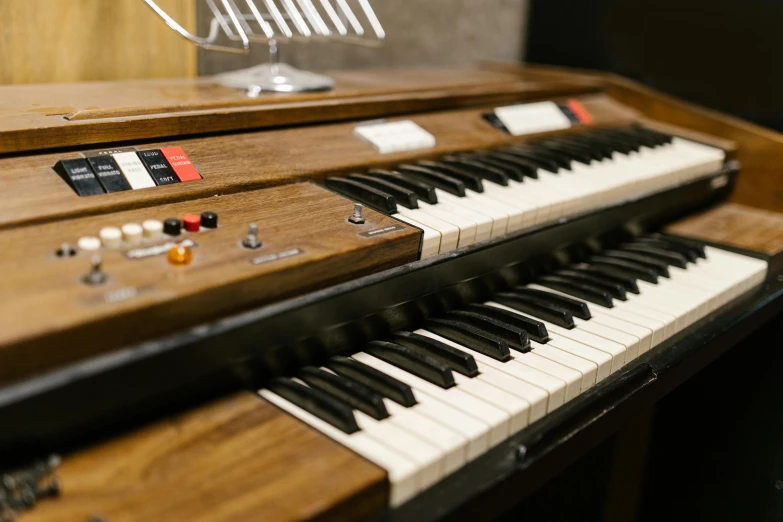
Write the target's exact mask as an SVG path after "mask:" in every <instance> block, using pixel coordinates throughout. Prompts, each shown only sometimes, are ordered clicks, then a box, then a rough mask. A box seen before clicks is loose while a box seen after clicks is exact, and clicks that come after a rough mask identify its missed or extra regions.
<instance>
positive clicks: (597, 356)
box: [530, 336, 612, 383]
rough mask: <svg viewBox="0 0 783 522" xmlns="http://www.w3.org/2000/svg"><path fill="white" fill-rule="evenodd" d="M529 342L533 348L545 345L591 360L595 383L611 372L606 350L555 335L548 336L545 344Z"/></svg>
mask: <svg viewBox="0 0 783 522" xmlns="http://www.w3.org/2000/svg"><path fill="white" fill-rule="evenodd" d="M530 344H531V346H533V347H534V349H535V348H537V347H539V346H547V347H549V348H555V349H557V350H560V351H562V352H566V353H570V354H572V355H575V356H577V357H580V358H582V359H585V360H588V361H590V362H592V363H593V364H595V365H596V373H595V382H596V383H598V382H601V381H602V380H604V379H606V378H607V377H609V374H610V373H611V372H612V356H611V355H609V354H608V353H606V352H602V351H601V350H597V349H595V348H593V347H592V346H587V345H586V344H582V343H578V342H576V341H572V340H571V339H566V338H565V337H557V336H555V337H553V338H550V340H549V341H548V342H547V343H546V344H540V343H538V342H536V341H530Z"/></svg>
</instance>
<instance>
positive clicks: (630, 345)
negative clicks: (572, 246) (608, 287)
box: [527, 284, 641, 362]
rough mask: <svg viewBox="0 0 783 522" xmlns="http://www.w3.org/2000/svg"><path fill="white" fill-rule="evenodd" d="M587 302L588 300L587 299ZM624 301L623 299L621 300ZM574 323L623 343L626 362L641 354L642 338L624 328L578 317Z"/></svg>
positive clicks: (548, 289)
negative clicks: (616, 327) (619, 328)
mask: <svg viewBox="0 0 783 522" xmlns="http://www.w3.org/2000/svg"><path fill="white" fill-rule="evenodd" d="M527 286H528V288H533V289H535V290H543V291H545V292H550V293H553V294H556V295H562V296H565V297H569V298H571V299H576V300H578V301H584V300H582V299H579V298H578V297H574V296H572V295H569V294H566V293H564V292H559V291H557V290H553V289H551V288H548V287H545V286H541V285H537V284H532V285H527ZM585 302H586V301H585ZM619 302H622V301H619ZM588 308H590V310H591V311H592V310H593V309H595V308H601V306H600V305H597V304H592V303H588ZM574 324H576V325H577V327H578V328H579V329H580V330H584V331H585V332H590V333H592V334H595V335H597V336H599V337H603V338H604V339H608V340H610V341H614V342H616V343H619V344H622V345H623V346H625V349H626V353H625V360H626V362H628V361H630V360H632V359H635V358H636V357H637V356H638V355H639V345H640V344H641V339H640V338H639V337H637V336H635V335H632V334H629V333H626V332H625V331H623V330H617V329H615V328H611V327H609V326H605V325H604V324H602V323H601V322H600V321H593V320H592V319H591V320H589V321H585V320H582V319H579V318H577V317H574Z"/></svg>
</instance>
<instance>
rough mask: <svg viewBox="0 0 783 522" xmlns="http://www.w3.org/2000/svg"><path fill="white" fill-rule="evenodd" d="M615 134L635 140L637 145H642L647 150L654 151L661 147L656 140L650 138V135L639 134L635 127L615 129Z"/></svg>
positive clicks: (652, 137)
mask: <svg viewBox="0 0 783 522" xmlns="http://www.w3.org/2000/svg"><path fill="white" fill-rule="evenodd" d="M616 132H620V133H623V134H625V135H626V136H628V137H629V138H631V139H634V140H636V141H637V143H639V144H641V145H644V146H645V147H647V148H649V149H654V148H656V147H660V146H661V143H660V140H659V139H658V138H656V137H654V136H652V135H651V134H647V133H645V132H640V131H639V129H638V128H637V127H625V128H622V129H617V130H616Z"/></svg>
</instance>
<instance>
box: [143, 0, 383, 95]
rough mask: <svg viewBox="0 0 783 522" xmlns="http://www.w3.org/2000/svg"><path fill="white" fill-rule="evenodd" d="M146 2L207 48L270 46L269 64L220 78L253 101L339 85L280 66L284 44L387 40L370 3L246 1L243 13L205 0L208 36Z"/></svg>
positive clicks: (225, 2)
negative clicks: (208, 14) (271, 94)
mask: <svg viewBox="0 0 783 522" xmlns="http://www.w3.org/2000/svg"><path fill="white" fill-rule="evenodd" d="M143 1H144V3H145V4H147V5H148V6H149V7H150V8H151V9H152V10H153V11H154V12H155V13H156V14H157V15H158V16H159V17H160V18H162V19H163V21H164V22H165V23H166V25H168V26H169V27H170V28H171V29H173V30H174V31H176V32H177V33H178V34H179V35H180V36H182V37H183V38H185V39H186V40H188V41H190V42H191V43H193V44H195V45H197V46H198V47H201V48H203V49H207V50H210V51H218V52H225V53H233V54H248V53H249V52H250V45H251V44H252V43H266V44H268V46H269V63H265V64H261V65H256V66H254V67H250V68H248V69H240V70H237V71H231V72H227V73H221V74H218V75H216V76H215V79H216V80H217V82H218V83H220V84H221V85H225V86H228V87H235V88H238V89H243V90H245V91H246V92H247V94H248V96H251V97H255V96H258V95H259V94H261V93H262V92H270V91H271V92H307V91H324V90H329V89H331V88H333V87H334V80H332V79H331V78H330V77H328V76H324V75H322V74H316V73H312V72H308V71H302V70H299V69H296V68H294V67H292V66H290V65H288V64H285V63H280V61H279V60H280V56H279V47H278V44H280V43H284V42H292V41H302V42H311V41H317V40H325V41H339V42H343V43H350V44H357V45H365V46H378V45H380V44H382V43H383V41H384V40H385V38H386V33H385V31H384V29H383V26H382V25H381V23H380V21H379V20H378V17H377V16H376V15H375V12H374V11H373V9H372V6H370V3H369V0H315V1H314V0H244V1H245V3H246V4H247V9H248V11H249V12H243V11H242V10H241V9H240V8H239V7H238V6H237V4H236V2H235V0H204V1H205V2H206V4H207V6H208V7H209V9H210V11H211V12H212V19H211V21H210V26H209V34H208V35H207V36H198V35H194V34H192V33H190V32H189V31H187V30H186V29H185V28H184V27H183V26H182V25H180V24H179V23H178V22H177V21H176V20H174V18H172V17H171V16H170V15H169V14H168V13H167V12H166V11H165V10H164V9H162V8H161V7H160V6H159V5H158V4H157V3H156V2H155V1H154V0H143ZM240 1H241V0H240ZM316 1H317V2H318V5H319V6H320V8H319V7H318V6H317V5H316ZM351 4H353V6H354V7H353V8H352V7H351ZM259 5H261V6H262V8H261V9H259ZM365 26H369V28H370V30H369V31H368V30H367V29H365ZM225 40H228V42H225Z"/></svg>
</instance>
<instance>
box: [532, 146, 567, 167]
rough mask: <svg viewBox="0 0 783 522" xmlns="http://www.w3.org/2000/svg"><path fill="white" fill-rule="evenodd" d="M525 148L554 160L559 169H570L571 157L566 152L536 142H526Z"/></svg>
mask: <svg viewBox="0 0 783 522" xmlns="http://www.w3.org/2000/svg"><path fill="white" fill-rule="evenodd" d="M525 148H526V149H528V150H530V151H531V152H534V153H536V154H538V155H539V156H542V157H544V158H549V159H550V160H552V161H554V162H555V163H556V164H557V166H558V167H560V168H561V169H565V170H571V158H570V157H569V156H568V155H567V154H563V153H562V152H560V151H556V150H552V149H549V148H547V147H545V146H543V145H541V144H540V143H538V142H535V143H528V144H527V146H526V147H525Z"/></svg>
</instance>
